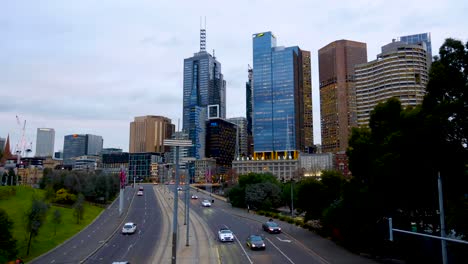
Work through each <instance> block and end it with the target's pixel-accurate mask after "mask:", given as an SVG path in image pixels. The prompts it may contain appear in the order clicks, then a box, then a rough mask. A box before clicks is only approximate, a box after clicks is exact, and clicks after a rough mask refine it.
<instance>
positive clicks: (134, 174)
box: [127, 152, 164, 182]
mask: <svg viewBox="0 0 468 264" xmlns="http://www.w3.org/2000/svg"><path fill="white" fill-rule="evenodd" d="M159 164H164V158H163V156H162V154H161V153H158V152H141V153H129V164H128V174H127V179H128V181H129V182H133V180H134V179H135V181H139V180H143V181H149V180H152V179H154V178H157V177H158V176H159V175H158V172H157V169H158V166H159Z"/></svg>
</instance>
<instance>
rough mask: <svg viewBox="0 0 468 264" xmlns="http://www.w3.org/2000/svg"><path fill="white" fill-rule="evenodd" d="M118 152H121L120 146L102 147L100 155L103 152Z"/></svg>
mask: <svg viewBox="0 0 468 264" xmlns="http://www.w3.org/2000/svg"><path fill="white" fill-rule="evenodd" d="M114 153H116V154H119V153H122V149H121V148H103V149H102V150H101V153H100V155H101V156H102V155H104V154H114Z"/></svg>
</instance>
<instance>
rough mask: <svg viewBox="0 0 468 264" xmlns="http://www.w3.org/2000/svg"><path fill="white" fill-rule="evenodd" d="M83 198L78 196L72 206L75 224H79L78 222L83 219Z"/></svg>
mask: <svg viewBox="0 0 468 264" xmlns="http://www.w3.org/2000/svg"><path fill="white" fill-rule="evenodd" d="M84 201H85V199H84V196H83V194H81V193H80V194H78V199H76V202H75V203H74V204H73V215H74V216H75V218H76V223H77V224H79V223H80V221H81V220H82V219H83V215H84Z"/></svg>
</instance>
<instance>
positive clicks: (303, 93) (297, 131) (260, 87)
mask: <svg viewBox="0 0 468 264" xmlns="http://www.w3.org/2000/svg"><path fill="white" fill-rule="evenodd" d="M253 87H254V89H253V97H252V99H253V100H252V101H253V116H252V120H253V121H252V122H253V139H254V156H256V157H258V158H262V159H278V158H279V157H289V156H290V155H291V153H292V152H294V153H296V151H303V150H305V149H306V148H307V147H308V146H307V145H309V146H311V145H312V144H313V142H312V141H311V138H310V135H311V133H312V131H308V130H309V129H310V130H312V122H311V121H312V115H311V114H312V109H306V108H308V107H310V108H311V107H312V104H311V96H312V95H311V93H312V91H311V89H312V88H311V73H310V53H309V52H308V51H303V50H301V49H300V48H299V47H297V46H294V47H281V46H276V37H275V36H274V35H273V34H272V33H271V32H263V33H257V34H254V35H253ZM309 101H310V102H309ZM306 135H307V139H306ZM288 152H289V153H290V154H289V155H288V154H287V153H288Z"/></svg>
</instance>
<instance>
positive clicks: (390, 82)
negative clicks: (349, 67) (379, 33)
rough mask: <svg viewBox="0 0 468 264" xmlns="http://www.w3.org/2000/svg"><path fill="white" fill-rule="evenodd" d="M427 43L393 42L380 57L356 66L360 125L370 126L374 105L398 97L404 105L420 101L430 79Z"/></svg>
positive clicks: (411, 104)
mask: <svg viewBox="0 0 468 264" xmlns="http://www.w3.org/2000/svg"><path fill="white" fill-rule="evenodd" d="M426 59H427V53H426V45H425V44H424V43H421V44H406V43H404V42H395V41H394V42H392V43H390V44H387V45H385V46H383V47H382V53H380V54H378V55H377V59H376V60H373V61H370V62H368V63H364V64H359V65H357V66H356V67H355V74H356V107H357V119H358V125H360V126H367V125H368V124H369V119H370V114H371V112H372V110H373V109H374V107H375V106H376V105H377V104H378V103H381V102H385V101H386V100H388V99H390V98H392V97H396V98H398V99H399V100H400V102H401V104H402V106H404V107H405V106H415V105H418V104H421V103H422V101H423V99H424V95H425V91H426V85H427V82H428V65H427V63H426Z"/></svg>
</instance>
